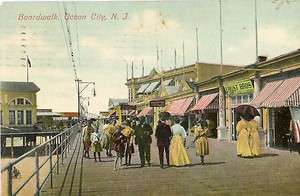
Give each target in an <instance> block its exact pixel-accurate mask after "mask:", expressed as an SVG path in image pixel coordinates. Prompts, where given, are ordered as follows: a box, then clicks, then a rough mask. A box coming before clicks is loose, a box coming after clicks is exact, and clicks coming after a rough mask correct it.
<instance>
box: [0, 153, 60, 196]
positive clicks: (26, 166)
mask: <svg viewBox="0 0 300 196" xmlns="http://www.w3.org/2000/svg"><path fill="white" fill-rule="evenodd" d="M47 158H48V156H41V157H39V165H41V164H43V163H44V162H45V160H46V159H47ZM10 160H12V159H1V167H3V166H6V165H7V163H8V162H9V161H10ZM55 162H56V156H54V157H53V165H54V163H55ZM49 164H50V163H49V161H48V162H47V163H46V164H45V165H44V166H43V168H42V169H41V170H40V182H42V181H43V180H44V179H45V177H46V175H47V174H48V172H49V168H50V165H49ZM15 166H16V168H17V169H19V170H20V172H21V177H20V178H17V179H13V192H15V191H16V190H17V189H18V188H19V187H20V186H21V185H22V184H23V182H24V181H26V180H27V179H28V177H29V176H30V175H32V173H33V172H34V170H35V158H34V157H27V158H25V159H23V160H22V161H21V162H19V163H18V164H16V165H15ZM35 184H36V178H35V176H33V178H32V179H31V180H30V181H29V182H28V184H27V185H26V186H25V187H24V188H23V190H21V191H20V192H19V194H18V195H26V196H27V195H34V193H35ZM0 195H2V196H5V195H7V172H4V173H2V174H1V192H0Z"/></svg>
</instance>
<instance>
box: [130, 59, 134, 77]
mask: <svg viewBox="0 0 300 196" xmlns="http://www.w3.org/2000/svg"><path fill="white" fill-rule="evenodd" d="M133 77H134V73H133V61H131V78H132V79H133Z"/></svg>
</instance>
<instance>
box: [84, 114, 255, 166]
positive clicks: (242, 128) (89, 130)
mask: <svg viewBox="0 0 300 196" xmlns="http://www.w3.org/2000/svg"><path fill="white" fill-rule="evenodd" d="M242 109H243V108H242ZM243 110H244V109H243ZM257 115H258V113H257ZM255 116H256V114H251V112H250V113H249V112H246V113H242V115H241V116H240V118H241V120H240V121H239V122H238V124H237V127H236V128H237V133H238V140H237V156H239V157H243V158H252V157H255V156H258V155H259V154H260V140H259V134H258V123H257V121H255V120H254V117H255ZM171 119H172V120H171ZM180 123H181V119H179V118H176V117H175V118H174V117H172V116H171V115H170V113H168V112H161V113H160V114H159V121H158V123H157V126H156V129H155V130H153V129H152V127H151V126H150V125H149V124H148V123H147V122H146V120H145V117H140V118H134V119H131V120H130V119H127V120H126V121H124V122H122V123H117V121H116V120H107V121H106V122H105V123H104V124H101V123H100V122H99V121H97V120H95V119H94V120H90V121H88V123H87V125H86V126H85V127H84V128H83V144H84V157H86V158H90V157H89V151H92V152H93V153H94V159H95V161H97V158H98V160H99V161H100V162H101V151H103V150H105V151H106V156H107V157H112V156H113V154H112V151H115V156H114V157H115V159H114V165H113V168H114V170H117V169H118V168H120V167H121V165H122V163H123V158H125V165H127V166H130V165H131V157H132V154H133V153H135V145H136V146H137V149H138V153H139V158H140V164H141V167H144V166H145V165H146V164H147V165H148V166H151V143H152V135H153V132H154V131H155V134H154V136H155V138H156V142H157V148H158V157H159V164H160V167H161V168H164V166H165V164H164V160H166V165H167V166H186V165H190V164H191V159H190V157H189V154H188V153H187V149H188V148H189V146H190V145H191V144H195V150H196V156H199V157H200V164H202V165H204V157H205V156H206V155H209V143H208V137H207V135H208V132H209V125H208V123H207V120H206V118H205V116H204V115H202V116H201V117H200V118H199V119H198V120H197V121H196V122H195V123H194V126H193V127H192V129H191V132H193V133H194V134H193V136H194V139H193V141H192V142H189V143H188V142H187V130H185V129H184V127H183V126H181V125H180Z"/></svg>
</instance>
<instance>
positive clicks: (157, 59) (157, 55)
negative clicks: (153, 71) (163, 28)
mask: <svg viewBox="0 0 300 196" xmlns="http://www.w3.org/2000/svg"><path fill="white" fill-rule="evenodd" d="M156 68H157V69H158V68H159V54H158V46H156Z"/></svg>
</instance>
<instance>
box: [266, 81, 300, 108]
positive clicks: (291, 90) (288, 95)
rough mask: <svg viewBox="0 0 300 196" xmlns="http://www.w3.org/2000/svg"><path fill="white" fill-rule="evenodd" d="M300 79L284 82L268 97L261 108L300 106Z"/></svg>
mask: <svg viewBox="0 0 300 196" xmlns="http://www.w3.org/2000/svg"><path fill="white" fill-rule="evenodd" d="M299 89H300V77H295V78H289V79H287V80H282V81H281V84H280V85H279V86H278V87H277V88H276V89H275V90H274V92H273V93H272V94H271V95H270V96H269V97H267V98H266V99H265V100H264V102H263V103H262V104H261V107H270V108H271V107H273V108H276V107H288V106H300V94H299V92H300V91H299Z"/></svg>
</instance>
